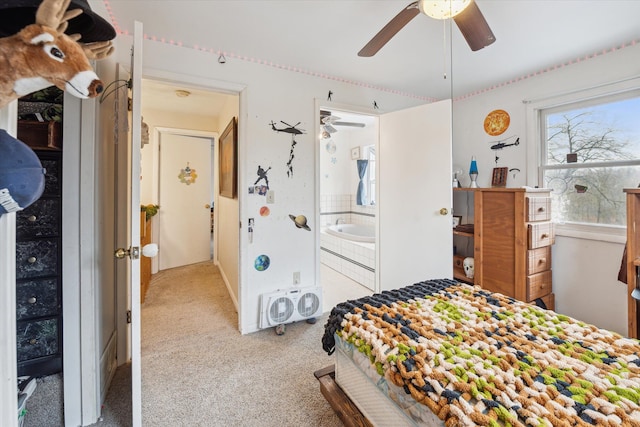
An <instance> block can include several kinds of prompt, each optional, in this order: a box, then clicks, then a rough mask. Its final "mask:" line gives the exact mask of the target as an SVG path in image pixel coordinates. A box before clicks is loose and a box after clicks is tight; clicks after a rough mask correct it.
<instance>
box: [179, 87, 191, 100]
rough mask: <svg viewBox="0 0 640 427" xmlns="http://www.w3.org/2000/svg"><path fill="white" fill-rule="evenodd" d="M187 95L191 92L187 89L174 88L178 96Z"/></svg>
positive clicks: (183, 96) (184, 96)
mask: <svg viewBox="0 0 640 427" xmlns="http://www.w3.org/2000/svg"><path fill="white" fill-rule="evenodd" d="M189 95H191V92H189V91H188V90H183V89H178V90H176V96H177V97H178V98H186V97H187V96H189Z"/></svg>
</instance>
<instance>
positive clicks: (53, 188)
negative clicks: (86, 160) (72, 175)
mask: <svg viewBox="0 0 640 427" xmlns="http://www.w3.org/2000/svg"><path fill="white" fill-rule="evenodd" d="M39 157H40V163H41V164H42V167H43V168H45V170H46V171H47V172H46V173H45V174H44V192H43V193H42V195H43V196H59V195H60V194H62V161H61V159H60V157H59V155H58V158H55V159H51V158H47V157H45V156H39Z"/></svg>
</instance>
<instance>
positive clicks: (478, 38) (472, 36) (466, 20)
mask: <svg viewBox="0 0 640 427" xmlns="http://www.w3.org/2000/svg"><path fill="white" fill-rule="evenodd" d="M453 20H454V21H455V23H456V25H457V26H458V28H459V29H460V32H461V33H462V35H463V36H464V39H465V40H466V41H467V43H468V44H469V47H470V48H471V50H472V51H474V52H475V51H476V50H480V49H482V48H483V47H487V46H489V45H490V44H491V43H493V42H494V41H496V37H495V36H494V35H493V32H492V31H491V28H489V24H487V21H486V20H485V19H484V15H482V12H481V11H480V8H479V7H478V5H477V4H476V2H475V1H472V2H471V3H470V4H469V6H467V7H466V8H465V9H464V10H463V11H462V12H461V13H460V14H458V15H456V16H454V17H453Z"/></svg>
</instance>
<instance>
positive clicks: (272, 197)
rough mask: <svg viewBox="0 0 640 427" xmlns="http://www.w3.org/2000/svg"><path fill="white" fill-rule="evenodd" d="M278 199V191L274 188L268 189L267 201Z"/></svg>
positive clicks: (272, 201)
mask: <svg viewBox="0 0 640 427" xmlns="http://www.w3.org/2000/svg"><path fill="white" fill-rule="evenodd" d="M275 200H276V193H275V191H273V190H267V203H274V202H275Z"/></svg>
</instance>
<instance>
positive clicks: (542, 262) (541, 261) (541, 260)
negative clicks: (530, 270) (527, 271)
mask: <svg viewBox="0 0 640 427" xmlns="http://www.w3.org/2000/svg"><path fill="white" fill-rule="evenodd" d="M545 262H547V259H546V258H540V259H539V260H538V264H544V263H545Z"/></svg>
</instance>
